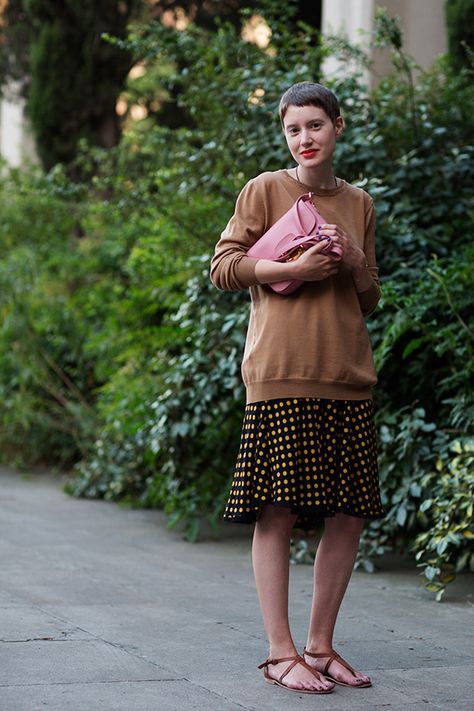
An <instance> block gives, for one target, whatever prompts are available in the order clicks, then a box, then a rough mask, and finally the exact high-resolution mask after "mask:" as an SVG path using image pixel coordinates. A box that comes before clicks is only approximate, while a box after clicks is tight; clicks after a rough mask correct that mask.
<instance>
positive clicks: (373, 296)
mask: <svg viewBox="0 0 474 711" xmlns="http://www.w3.org/2000/svg"><path fill="white" fill-rule="evenodd" d="M364 252H365V256H366V258H367V264H368V265H369V272H370V275H371V277H372V284H371V285H370V286H369V288H368V289H366V290H365V291H360V292H358V294H357V296H358V297H359V304H360V308H361V310H362V313H363V314H364V315H365V316H367V315H368V314H371V313H372V312H373V311H374V310H375V307H376V306H377V304H378V302H379V299H380V280H379V275H378V273H379V270H378V267H377V263H376V259H375V208H374V203H373V200H372V198H370V203H369V205H368V208H367V210H366V213H365V237H364Z"/></svg>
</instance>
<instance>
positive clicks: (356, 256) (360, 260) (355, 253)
mask: <svg viewBox="0 0 474 711" xmlns="http://www.w3.org/2000/svg"><path fill="white" fill-rule="evenodd" d="M320 234H321V236H322V237H330V238H331V239H332V241H333V242H334V243H335V244H338V245H339V246H340V247H341V249H342V250H343V256H342V260H343V261H344V262H345V264H346V265H347V266H348V267H349V268H350V269H351V270H352V269H362V268H363V267H365V265H366V263H367V260H366V257H365V254H364V252H363V251H362V249H361V248H360V247H358V246H357V245H356V244H355V243H354V242H353V241H352V240H351V239H350V237H348V236H347V234H346V233H345V232H344V230H343V229H342V228H341V227H339V226H338V225H322V227H321V230H320Z"/></svg>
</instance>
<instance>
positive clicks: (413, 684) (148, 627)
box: [0, 469, 474, 711]
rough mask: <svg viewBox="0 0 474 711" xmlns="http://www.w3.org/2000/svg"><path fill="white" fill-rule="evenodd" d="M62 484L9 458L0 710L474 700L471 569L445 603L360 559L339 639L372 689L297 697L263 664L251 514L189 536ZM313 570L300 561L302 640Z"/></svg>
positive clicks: (453, 706)
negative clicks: (192, 539)
mask: <svg viewBox="0 0 474 711" xmlns="http://www.w3.org/2000/svg"><path fill="white" fill-rule="evenodd" d="M61 484H62V481H61V479H60V478H59V477H56V478H55V477H52V476H49V475H45V474H40V475H38V474H35V475H31V476H29V477H25V476H23V475H21V474H19V473H14V472H11V471H8V470H5V469H3V470H0V487H1V488H0V639H1V644H0V710H1V711H36V710H37V709H38V710H39V709H41V710H43V709H48V711H105V710H106V711H188V710H191V709H200V710H201V711H254V710H255V711H256V710H257V709H258V711H280V709H281V710H282V711H283V709H284V710H285V711H292V710H293V709H323V710H327V711H348V710H349V709H350V710H351V711H362V709H364V710H365V711H372V710H375V709H377V710H380V709H384V710H385V709H387V710H388V711H418V709H420V711H421V710H423V711H430V710H434V709H443V710H445V711H448V710H449V711H472V709H473V708H474V702H473V697H474V675H473V673H472V670H473V662H474V646H473V639H472V629H473V602H474V597H473V595H472V593H470V592H469V590H470V589H471V588H470V586H471V585H472V578H469V577H467V576H466V577H464V576H463V577H462V578H461V579H460V580H459V581H457V582H456V583H455V584H454V586H452V589H451V590H450V591H449V593H448V595H447V597H446V600H445V601H443V602H442V603H441V604H438V603H435V602H433V601H432V598H431V596H430V595H429V594H428V593H427V592H426V591H424V589H423V587H422V586H421V585H420V582H419V579H418V573H417V571H416V570H413V569H408V570H399V569H397V568H396V567H394V565H393V564H391V565H390V566H389V565H388V562H382V563H383V565H384V568H385V569H384V570H383V571H382V572H378V573H376V574H375V575H367V574H365V573H359V572H356V573H355V574H354V576H353V578H352V581H351V584H350V587H349V591H348V594H347V596H346V600H345V601H344V605H343V609H342V611H341V615H340V621H339V625H338V629H337V635H336V637H337V645H336V646H337V648H338V649H339V650H340V652H341V653H342V654H343V655H344V656H346V657H347V658H348V659H349V660H350V661H351V662H353V663H354V664H357V666H358V667H359V668H360V669H362V670H364V671H366V672H367V673H369V674H370V675H371V676H372V678H373V681H374V687H373V688H372V689H356V690H351V689H346V688H343V687H336V691H335V692H334V693H333V694H330V695H328V696H322V697H321V696H310V695H301V694H296V693H293V692H289V691H286V690H284V689H279V688H277V687H275V686H270V685H269V684H265V683H264V681H263V677H262V673H261V672H260V671H259V670H257V668H256V666H257V664H258V663H259V662H261V661H262V660H263V659H265V656H266V652H267V647H266V642H265V637H264V634H263V630H262V624H261V620H260V611H259V608H258V602H257V597H256V593H255V589H254V582H253V574H252V567H251V559H250V534H251V527H242V526H240V527H239V526H237V525H234V526H231V525H229V524H226V526H225V527H224V529H223V530H224V533H225V537H224V539H223V540H221V541H218V542H216V541H213V540H211V539H207V540H205V541H203V542H201V543H198V544H194V545H193V544H189V543H186V542H185V541H183V540H182V539H181V537H180V534H179V533H178V532H174V531H168V530H166V528H165V520H164V517H163V515H162V514H161V513H160V512H157V511H143V510H130V509H125V508H121V507H120V506H118V505H117V504H112V503H105V502H102V501H87V500H80V499H72V498H70V497H68V496H66V495H65V494H64V493H63V492H62V490H61ZM311 578H312V570H311V567H310V566H305V565H301V566H293V567H292V568H291V591H290V596H291V622H292V626H293V630H294V633H295V638H296V640H297V642H298V644H299V645H303V643H304V640H305V630H306V624H307V618H308V612H309V605H310V600H311V585H312V580H311ZM469 634H470V635H471V636H470V638H469V636H468V635H469Z"/></svg>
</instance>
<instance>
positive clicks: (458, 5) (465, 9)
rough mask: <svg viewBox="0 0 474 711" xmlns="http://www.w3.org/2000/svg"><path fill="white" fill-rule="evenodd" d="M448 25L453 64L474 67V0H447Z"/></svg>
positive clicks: (459, 67) (446, 14) (459, 66)
mask: <svg viewBox="0 0 474 711" xmlns="http://www.w3.org/2000/svg"><path fill="white" fill-rule="evenodd" d="M445 16H446V26H447V30H448V43H449V52H450V55H451V57H452V60H453V64H454V65H455V66H456V67H457V68H458V69H461V68H462V67H470V68H471V69H472V59H473V57H472V52H473V51H474V2H473V0H446V4H445Z"/></svg>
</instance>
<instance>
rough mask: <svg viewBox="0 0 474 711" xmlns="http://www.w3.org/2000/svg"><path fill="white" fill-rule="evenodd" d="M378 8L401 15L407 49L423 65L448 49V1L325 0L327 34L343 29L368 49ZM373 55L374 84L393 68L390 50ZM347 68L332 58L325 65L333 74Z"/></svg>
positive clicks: (371, 76)
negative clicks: (445, 8) (445, 16)
mask: <svg viewBox="0 0 474 711" xmlns="http://www.w3.org/2000/svg"><path fill="white" fill-rule="evenodd" d="M377 7H385V8H386V9H387V11H388V14H389V15H391V16H392V17H393V16H398V17H399V18H400V20H401V23H400V26H401V29H402V33H403V46H404V49H405V51H407V52H408V54H410V55H412V57H413V58H414V60H415V61H416V62H417V64H419V65H420V66H421V67H422V68H424V69H426V68H428V67H429V66H430V65H431V64H432V62H433V60H434V59H435V58H436V57H437V56H438V55H439V54H442V53H444V52H446V51H447V48H448V45H447V33H446V26H445V20H444V0H383V2H380V1H377V0H323V8H322V31H323V34H339V33H340V32H343V33H344V34H345V35H346V36H347V38H348V39H349V41H350V42H351V43H353V44H359V45H360V46H362V47H365V48H367V46H368V40H369V35H370V33H371V31H372V29H373V21H374V15H375V11H376V9H377ZM371 57H372V59H373V60H374V67H373V72H372V74H371V75H370V76H367V80H368V81H369V83H374V82H377V81H378V79H380V77H382V76H384V75H385V74H386V73H387V72H388V71H390V67H391V64H390V53H389V51H388V50H376V51H375V52H374V53H373V54H372V55H371ZM344 69H345V66H344V65H341V63H338V62H336V61H335V60H334V59H333V58H330V59H329V60H328V61H327V63H326V64H325V65H324V74H325V75H326V76H328V75H329V76H330V75H331V74H333V73H335V72H340V71H344Z"/></svg>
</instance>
